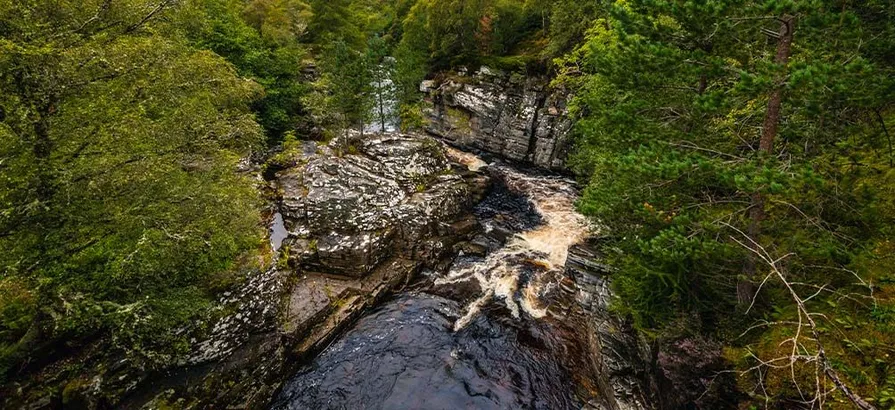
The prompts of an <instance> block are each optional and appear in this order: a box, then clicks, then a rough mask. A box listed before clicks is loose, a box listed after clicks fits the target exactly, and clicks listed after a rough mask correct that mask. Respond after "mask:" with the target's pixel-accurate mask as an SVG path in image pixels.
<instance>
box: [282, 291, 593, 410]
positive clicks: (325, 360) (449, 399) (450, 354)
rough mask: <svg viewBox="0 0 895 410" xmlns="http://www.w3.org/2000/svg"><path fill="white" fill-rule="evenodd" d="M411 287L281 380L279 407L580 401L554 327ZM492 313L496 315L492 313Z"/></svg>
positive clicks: (528, 405) (530, 405)
mask: <svg viewBox="0 0 895 410" xmlns="http://www.w3.org/2000/svg"><path fill="white" fill-rule="evenodd" d="M461 308H462V307H461V306H460V305H459V304H458V303H456V302H454V301H451V300H448V299H444V298H440V297H436V296H431V295H428V294H424V293H411V294H405V295H402V296H400V297H398V298H397V299H395V300H393V301H391V302H389V303H387V304H385V305H384V306H382V307H380V308H379V309H377V310H375V311H374V312H373V313H371V314H370V315H368V316H366V317H364V318H362V319H361V320H360V321H358V323H357V324H356V325H355V326H354V328H353V329H352V330H350V331H349V332H348V333H347V334H346V335H345V336H343V337H342V338H341V339H339V341H337V342H336V343H335V344H333V345H332V346H330V348H328V349H327V350H326V351H325V352H324V353H323V354H321V355H320V356H319V357H317V359H316V360H315V361H314V363H313V364H312V365H311V366H310V367H309V368H308V369H306V370H305V371H304V372H302V373H300V374H298V375H296V376H295V377H294V378H293V379H292V380H291V381H289V382H288V383H287V384H286V386H285V387H284V389H283V391H282V393H281V394H280V396H279V397H278V398H277V400H276V401H275V402H274V404H273V406H272V408H274V409H523V408H524V409H568V408H577V407H579V406H576V405H575V402H574V399H573V398H572V397H571V394H570V392H571V391H572V386H571V382H570V379H569V377H568V376H567V374H566V373H565V371H564V370H563V369H562V368H561V366H560V365H559V364H558V360H557V358H556V357H554V356H553V355H554V350H553V349H551V348H550V346H551V345H552V342H553V341H552V340H550V339H549V332H546V331H544V330H543V329H541V328H539V327H538V325H536V324H534V323H529V324H528V325H521V324H519V323H517V322H514V321H512V320H502V319H500V318H501V317H502V315H501V314H500V312H488V311H483V314H482V315H479V316H478V317H477V318H476V319H475V320H473V321H472V322H471V323H470V324H469V325H468V326H466V327H465V328H463V329H462V330H460V331H458V332H456V333H455V332H453V331H452V326H453V324H454V322H455V321H456V320H457V318H458V315H459V311H460V310H461ZM492 313H494V314H492Z"/></svg>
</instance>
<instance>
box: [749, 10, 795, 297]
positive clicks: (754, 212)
mask: <svg viewBox="0 0 895 410" xmlns="http://www.w3.org/2000/svg"><path fill="white" fill-rule="evenodd" d="M794 23H795V19H794V18H793V17H792V16H789V15H786V16H783V18H781V24H780V31H779V32H778V37H777V55H776V56H775V57H774V63H775V64H777V65H778V66H781V67H782V68H783V69H782V71H781V72H780V74H779V75H778V77H777V78H776V81H775V86H774V90H773V91H772V92H771V96H770V98H769V100H768V111H767V113H766V114H765V117H764V124H763V126H762V128H761V140H760V141H759V144H758V150H759V154H760V155H761V156H762V159H761V161H762V162H763V161H764V158H767V157H770V156H771V155H774V139H775V138H776V137H777V128H778V127H779V125H780V109H781V108H782V105H783V88H784V82H785V79H786V74H785V72H786V70H785V69H786V64H787V63H788V62H789V55H790V53H791V51H792V39H793V30H794V29H795V24H794ZM764 205H765V201H764V196H763V195H762V194H761V192H755V193H753V194H752V204H751V206H750V207H749V229H748V234H749V238H750V239H751V240H752V242H753V243H752V244H750V246H754V244H755V243H758V240H759V237H760V236H761V221H762V220H764V219H765V206H764ZM757 266H758V261H757V260H756V256H755V255H754V254H753V255H750V256H749V259H747V260H746V266H745V267H744V269H743V270H744V274H745V275H744V276H745V277H744V278H742V279H741V280H739V281H738V283H737V300H738V302H739V303H740V304H741V305H748V304H750V303H751V301H752V300H753V299H754V298H755V276H756V272H757V270H758V269H757Z"/></svg>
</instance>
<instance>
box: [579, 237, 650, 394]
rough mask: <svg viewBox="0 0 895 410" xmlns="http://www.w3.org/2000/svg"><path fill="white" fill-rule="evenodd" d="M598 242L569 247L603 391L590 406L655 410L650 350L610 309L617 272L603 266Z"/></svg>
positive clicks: (595, 370)
mask: <svg viewBox="0 0 895 410" xmlns="http://www.w3.org/2000/svg"><path fill="white" fill-rule="evenodd" d="M602 259H603V258H602V256H601V255H600V252H599V243H598V241H597V240H591V241H589V243H583V244H579V245H574V246H572V247H571V248H570V249H569V256H568V259H567V260H566V274H567V275H568V276H569V277H570V278H571V279H572V281H573V282H574V283H575V288H576V300H577V302H578V305H579V306H580V307H581V308H582V309H583V311H584V317H585V318H586V320H587V323H586V329H587V330H586V331H585V332H584V338H585V339H586V340H585V341H586V343H587V344H588V348H587V349H586V350H587V351H588V353H589V355H590V362H591V365H592V367H593V369H592V370H591V373H592V374H593V376H594V378H595V379H596V380H595V381H596V384H597V388H598V390H600V392H599V397H598V398H597V400H594V401H592V402H591V403H588V408H591V409H599V410H649V409H655V408H658V406H659V402H660V398H659V397H658V387H657V384H656V381H655V377H654V365H653V352H652V350H651V348H650V346H649V345H648V344H647V343H646V341H645V340H643V338H642V337H640V336H639V335H638V334H637V332H636V331H635V330H634V329H633V328H631V326H630V324H629V323H627V322H626V321H625V320H624V319H623V318H620V317H619V316H618V315H617V314H616V313H615V312H612V311H610V310H609V303H610V301H611V297H612V293H611V291H610V273H611V271H612V268H611V267H609V266H606V265H603V264H601V263H600V262H599V261H600V260H602Z"/></svg>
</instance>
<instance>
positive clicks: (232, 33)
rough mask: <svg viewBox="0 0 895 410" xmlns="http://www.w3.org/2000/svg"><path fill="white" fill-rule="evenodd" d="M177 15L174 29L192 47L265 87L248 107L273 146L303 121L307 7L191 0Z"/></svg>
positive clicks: (288, 0)
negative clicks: (204, 50) (219, 58)
mask: <svg viewBox="0 0 895 410" xmlns="http://www.w3.org/2000/svg"><path fill="white" fill-rule="evenodd" d="M183 10H184V11H183V12H181V13H178V16H177V17H178V19H177V26H178V27H180V28H182V30H183V31H184V34H185V36H186V37H187V38H189V39H190V40H191V41H192V42H193V44H194V45H195V46H196V47H199V48H207V49H210V50H212V51H214V52H215V53H217V54H219V55H221V56H223V57H224V58H226V59H227V60H228V61H230V62H231V63H233V65H235V66H236V68H237V70H238V72H239V74H240V75H241V76H243V77H248V78H251V79H253V80H254V81H255V82H257V83H258V84H260V85H262V86H263V87H264V95H263V97H262V98H260V99H257V100H255V101H254V102H253V104H252V108H253V110H254V111H255V112H256V113H257V114H258V122H259V123H261V125H262V126H263V127H264V129H265V131H266V132H267V135H268V138H269V139H270V140H272V141H274V142H275V141H278V140H279V139H280V138H282V136H283V134H284V133H286V132H288V131H292V130H295V129H296V128H299V127H301V126H302V125H303V123H304V122H305V121H306V119H305V116H306V112H305V107H304V106H303V105H302V103H301V102H302V99H303V97H304V96H305V94H306V93H307V92H308V91H309V90H308V86H307V84H306V82H304V81H303V79H302V77H301V67H302V66H304V65H305V62H304V61H303V60H304V59H305V58H306V54H307V53H306V50H305V46H304V45H302V44H300V43H299V40H300V39H301V38H302V37H303V36H305V35H306V33H307V28H308V26H309V24H310V21H311V16H312V14H311V8H310V6H308V5H307V4H305V3H303V2H301V1H300V0H251V1H248V2H246V1H245V0H192V1H190V2H187V3H186V5H184V7H183Z"/></svg>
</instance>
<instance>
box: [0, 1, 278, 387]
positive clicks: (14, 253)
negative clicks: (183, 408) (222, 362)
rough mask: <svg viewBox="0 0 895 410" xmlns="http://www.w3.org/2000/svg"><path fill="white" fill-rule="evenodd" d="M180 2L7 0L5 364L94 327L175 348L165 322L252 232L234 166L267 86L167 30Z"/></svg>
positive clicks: (231, 266) (205, 289)
mask: <svg viewBox="0 0 895 410" xmlns="http://www.w3.org/2000/svg"><path fill="white" fill-rule="evenodd" d="M174 6H175V2H173V1H170V0H158V1H155V2H153V3H151V4H150V7H146V3H145V2H142V1H117V2H110V1H104V0H94V1H55V2H0V50H2V51H0V107H2V109H0V111H2V112H3V113H4V115H2V124H0V164H2V165H0V173H2V177H0V232H2V234H0V321H2V322H0V374H2V375H3V376H4V377H5V376H8V375H9V373H10V372H11V371H13V370H14V369H15V370H19V369H22V368H23V367H22V364H23V363H33V362H37V363H40V361H41V360H42V358H44V357H48V350H47V349H52V348H54V347H55V346H58V345H56V344H54V343H55V342H57V341H59V340H67V341H68V342H67V343H68V345H69V346H76V345H77V343H78V341H79V340H82V339H83V338H86V337H88V336H94V335H98V334H99V335H104V334H111V335H112V336H113V339H114V340H116V341H118V343H119V345H118V346H119V347H122V348H124V349H128V350H129V351H130V352H131V353H134V354H135V355H137V356H140V355H141V354H144V353H145V354H146V355H145V356H142V358H143V359H146V360H147V365H148V366H153V365H155V364H157V363H156V362H155V360H164V359H163V358H165V357H169V358H170V356H167V355H168V354H173V353H176V352H177V351H180V350H182V349H183V347H184V342H183V341H180V340H178V339H177V338H176V336H175V335H174V333H173V330H174V329H176V328H177V327H179V326H183V325H184V324H186V323H188V322H189V320H191V319H192V318H193V317H195V315H197V314H199V313H201V312H202V309H203V307H204V306H207V304H208V303H209V302H210V300H211V298H212V297H213V294H214V289H215V288H216V286H220V283H219V281H220V280H222V279H223V278H226V277H228V272H231V273H232V272H233V271H234V270H235V269H236V266H235V263H234V262H235V260H236V259H237V256H239V255H241V254H243V253H246V252H249V251H250V250H252V249H254V248H256V247H257V246H258V244H259V242H260V241H259V238H260V235H259V233H260V229H259V216H258V215H259V214H258V212H257V206H258V203H257V193H256V191H255V190H254V188H253V187H252V184H251V181H250V180H249V179H248V178H245V177H242V176H239V175H238V174H236V173H235V172H234V169H235V165H236V163H237V161H238V159H239V158H240V157H242V156H245V155H248V153H249V152H250V150H251V149H252V147H253V146H255V145H256V144H257V143H258V142H260V141H261V137H262V133H261V130H260V128H259V127H258V125H257V124H256V123H255V121H254V119H253V115H252V113H251V112H250V110H249V103H250V102H251V101H252V100H253V99H254V98H257V97H258V96H259V95H260V89H259V87H258V86H257V85H256V84H255V83H253V82H251V81H247V80H244V79H242V78H240V77H238V76H237V75H236V73H235V72H234V70H233V68H232V66H231V65H230V64H228V63H227V62H226V61H224V60H223V59H222V58H220V57H218V56H217V55H215V54H213V53H210V52H207V51H199V50H195V49H191V48H189V47H187V46H185V43H186V42H185V41H184V40H183V39H182V38H178V37H176V36H175V37H166V36H165V35H163V33H169V34H170V33H172V32H175V31H176V30H172V29H171V28H170V27H168V26H166V25H165V24H166V23H165V22H164V19H162V17H163V16H172V15H173V13H177V12H178V11H179V10H177V9H175V8H174ZM214 278H220V279H214ZM149 351H156V352H163V353H159V354H157V355H149V354H148V352H149ZM150 358H152V359H150Z"/></svg>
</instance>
